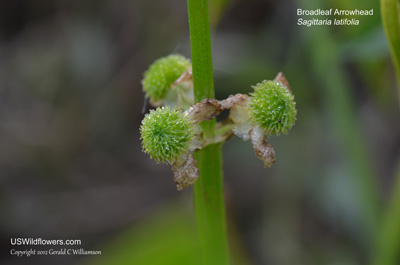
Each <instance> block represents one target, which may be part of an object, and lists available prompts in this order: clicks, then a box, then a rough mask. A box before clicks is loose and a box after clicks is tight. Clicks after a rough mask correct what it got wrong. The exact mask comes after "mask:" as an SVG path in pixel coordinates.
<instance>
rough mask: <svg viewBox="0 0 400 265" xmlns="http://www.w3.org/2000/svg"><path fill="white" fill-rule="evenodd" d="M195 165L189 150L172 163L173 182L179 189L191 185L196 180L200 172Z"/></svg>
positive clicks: (195, 162)
mask: <svg viewBox="0 0 400 265" xmlns="http://www.w3.org/2000/svg"><path fill="white" fill-rule="evenodd" d="M196 165H197V161H196V159H195V158H194V156H193V154H192V153H191V152H189V153H186V154H185V155H183V156H181V157H180V158H178V159H177V160H175V161H174V162H173V163H172V171H173V172H174V182H175V183H176V188H177V189H178V190H179V191H181V190H183V189H184V188H187V187H190V186H192V185H193V183H195V182H196V180H197V178H198V177H199V174H200V172H199V169H198V168H197V167H196Z"/></svg>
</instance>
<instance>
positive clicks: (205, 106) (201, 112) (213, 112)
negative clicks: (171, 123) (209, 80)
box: [185, 98, 223, 124]
mask: <svg viewBox="0 0 400 265" xmlns="http://www.w3.org/2000/svg"><path fill="white" fill-rule="evenodd" d="M222 110H223V109H222V108H221V104H220V103H219V101H218V100H216V99H210V98H206V99H203V100H202V101H200V102H199V103H197V104H195V105H193V106H191V107H190V108H189V109H188V110H187V111H185V114H186V115H187V116H188V117H189V118H190V119H191V120H192V122H193V123H194V124H198V123H200V122H202V121H205V120H212V119H214V118H215V117H216V116H218V115H219V114H220V113H221V112H222Z"/></svg>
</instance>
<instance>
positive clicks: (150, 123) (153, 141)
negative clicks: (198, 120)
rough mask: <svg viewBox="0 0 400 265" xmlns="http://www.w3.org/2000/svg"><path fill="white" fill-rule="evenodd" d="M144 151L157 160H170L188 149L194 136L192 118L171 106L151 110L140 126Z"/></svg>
mask: <svg viewBox="0 0 400 265" xmlns="http://www.w3.org/2000/svg"><path fill="white" fill-rule="evenodd" d="M140 132H141V139H142V147H143V151H144V152H145V153H147V154H149V155H150V157H151V158H153V159H154V160H156V161H157V162H165V161H166V160H169V161H170V162H172V161H174V160H175V159H177V158H178V157H179V156H181V155H182V154H184V153H185V152H186V151H188V149H189V146H190V143H191V140H192V139H193V137H194V128H193V124H192V122H191V120H190V119H189V118H188V117H187V116H185V114H184V113H183V112H181V111H179V110H176V109H174V110H172V109H170V108H169V107H162V108H157V109H156V110H151V111H150V113H149V114H147V115H146V116H145V118H144V119H143V121H142V126H141V127H140Z"/></svg>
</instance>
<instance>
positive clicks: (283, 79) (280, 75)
mask: <svg viewBox="0 0 400 265" xmlns="http://www.w3.org/2000/svg"><path fill="white" fill-rule="evenodd" d="M274 81H278V82H281V83H282V85H284V86H285V87H286V88H287V89H288V90H289V92H290V94H292V95H293V92H292V89H291V88H290V85H289V81H287V79H286V77H285V75H284V74H283V73H282V72H279V73H278V74H277V75H276V77H275V79H274Z"/></svg>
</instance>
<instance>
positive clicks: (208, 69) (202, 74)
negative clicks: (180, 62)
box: [188, 0, 229, 265]
mask: <svg viewBox="0 0 400 265" xmlns="http://www.w3.org/2000/svg"><path fill="white" fill-rule="evenodd" d="M188 14H189V28H190V44H191V53H192V70H193V86H194V98H195V101H196V102H199V101H201V100H202V99H204V98H214V79H213V69H212V56H211V37H210V24H209V15H208V2H207V0H188ZM201 126H202V129H203V132H204V137H206V138H212V137H213V135H214V130H215V120H212V121H208V122H203V123H202V124H201ZM195 155H196V159H197V161H198V168H199V170H200V176H199V179H198V180H197V182H196V183H195V185H194V200H195V206H196V215H197V224H198V230H199V237H200V242H201V246H202V252H203V259H204V260H203V262H204V264H218V265H225V264H229V261H228V256H229V255H228V247H227V235H226V222H225V209H224V200H223V190H222V154H221V144H214V145H210V146H207V147H206V148H204V149H202V150H200V151H198V152H197V153H196V154H195Z"/></svg>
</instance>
